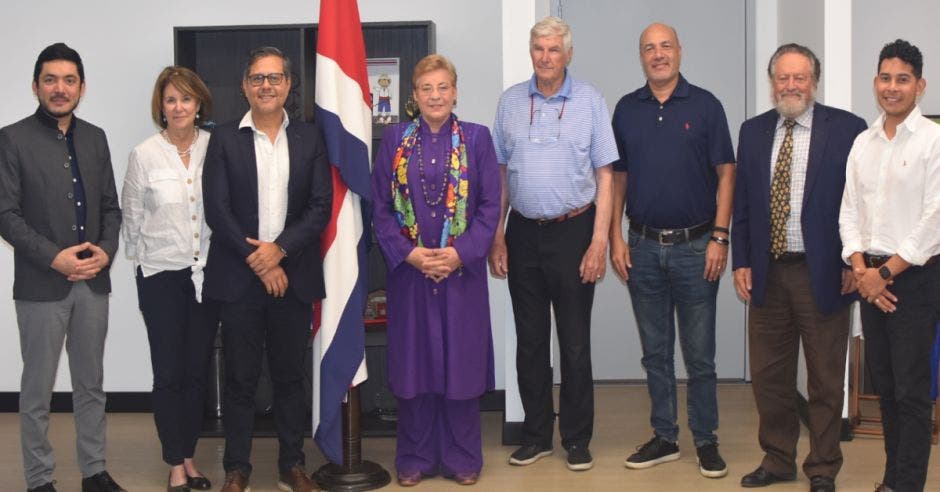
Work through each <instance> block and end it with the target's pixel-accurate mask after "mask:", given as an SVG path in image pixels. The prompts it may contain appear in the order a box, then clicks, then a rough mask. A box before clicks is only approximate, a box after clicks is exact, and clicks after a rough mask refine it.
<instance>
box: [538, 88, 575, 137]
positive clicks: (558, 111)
mask: <svg viewBox="0 0 940 492" xmlns="http://www.w3.org/2000/svg"><path fill="white" fill-rule="evenodd" d="M567 102H568V100H567V99H562V101H561V108H559V107H557V106H550V105H548V104H547V103H546V104H542V105H541V106H540V107H538V108H536V107H535V99H534V97H533V96H532V95H530V96H529V141H530V142H532V143H540V144H550V143H554V142H557V141H558V138H559V137H560V136H561V117H562V116H564V114H565V104H566V103H567Z"/></svg>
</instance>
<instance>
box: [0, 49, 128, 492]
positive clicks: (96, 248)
mask: <svg viewBox="0 0 940 492" xmlns="http://www.w3.org/2000/svg"><path fill="white" fill-rule="evenodd" d="M84 92H85V72H84V67H83V65H82V60H81V58H80V57H79V55H78V53H77V52H75V50H73V49H71V48H69V47H68V46H66V45H65V44H63V43H56V44H53V45H50V46H49V47H47V48H46V49H44V50H43V51H42V52H41V53H40V54H39V57H38V59H37V60H36V66H35V69H34V71H33V93H34V94H35V95H36V99H38V100H39V108H38V109H37V110H36V112H35V113H34V114H32V115H30V116H28V117H26V118H24V119H22V120H20V121H18V122H16V123H14V124H12V125H10V126H7V127H5V128H3V129H0V236H3V239H5V240H7V241H8V242H9V243H10V245H12V246H13V255H14V280H13V299H14V300H15V304H16V317H17V322H18V324H19V331H20V348H21V351H22V355H23V376H22V380H21V383H20V402H19V407H20V440H21V444H22V450H23V469H24V470H23V471H24V473H25V476H26V486H27V487H28V489H29V490H30V491H43V492H49V491H55V488H54V486H53V485H52V484H53V480H52V474H53V471H54V469H55V459H54V457H53V453H52V446H51V445H50V443H49V439H48V437H47V434H48V428H49V416H48V414H49V406H50V400H51V398H52V388H53V385H54V384H55V376H56V368H57V366H58V364H59V357H60V354H61V352H62V344H63V342H65V347H66V351H67V352H68V355H69V369H70V372H71V376H72V406H73V410H74V412H75V427H76V434H77V439H78V443H77V446H76V447H77V450H78V466H79V470H80V471H81V473H82V477H83V478H82V492H98V491H108V492H112V491H122V490H124V489H122V488H121V487H120V486H119V485H118V484H117V483H115V482H114V480H113V479H112V478H111V476H110V475H109V474H108V472H107V471H105V394H104V390H103V389H102V381H103V376H102V369H103V358H104V340H105V335H106V334H107V331H108V294H109V293H110V292H111V280H110V278H109V276H108V274H109V265H110V263H111V258H114V254H115V253H116V252H117V247H118V231H119V229H120V225H121V210H120V209H119V208H118V199H117V191H116V190H115V187H114V173H113V171H112V169H111V156H110V152H109V151H108V142H107V139H106V138H105V135H104V132H103V131H102V130H101V129H100V128H98V127H96V126H94V125H91V124H89V123H87V122H85V121H82V120H80V119H79V118H77V117H75V116H74V114H73V112H74V111H75V107H76V106H78V102H79V100H81V97H82V95H83V94H84Z"/></svg>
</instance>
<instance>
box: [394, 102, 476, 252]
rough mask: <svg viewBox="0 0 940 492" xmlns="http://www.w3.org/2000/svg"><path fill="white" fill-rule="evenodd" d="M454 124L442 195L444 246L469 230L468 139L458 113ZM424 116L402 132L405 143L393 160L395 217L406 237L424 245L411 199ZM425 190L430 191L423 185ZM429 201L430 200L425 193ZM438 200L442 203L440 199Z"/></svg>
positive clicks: (426, 200)
mask: <svg viewBox="0 0 940 492" xmlns="http://www.w3.org/2000/svg"><path fill="white" fill-rule="evenodd" d="M452 118H453V119H452V123H451V129H450V134H451V149H450V156H449V158H448V159H447V172H445V173H444V176H445V180H446V187H445V188H446V189H445V190H442V197H443V199H446V202H445V207H444V217H443V219H444V226H443V227H442V228H441V241H440V243H439V245H440V247H444V246H451V245H453V242H454V238H455V237H457V236H459V235H461V234H463V233H464V231H466V230H467V190H468V188H469V184H468V181H467V145H466V141H465V139H464V134H463V127H462V126H461V125H460V123H459V122H458V121H457V115H452ZM420 124H421V120H420V118H416V119H415V120H414V121H412V122H411V123H410V124H409V125H408V127H407V128H405V132H404V134H403V135H402V138H401V143H400V144H399V145H398V149H397V150H396V151H395V158H394V159H392V180H391V187H392V208H393V209H394V211H395V220H396V221H397V222H398V225H399V227H401V233H402V235H403V236H405V237H407V238H408V239H410V240H411V243H412V244H414V245H416V246H422V247H423V246H424V242H423V241H422V240H421V235H420V234H419V231H418V221H417V218H416V217H415V210H414V203H413V202H412V200H411V189H410V187H409V185H408V163H409V161H410V160H411V155H412V153H413V152H414V150H415V147H418V148H419V152H420V146H418V145H417V143H418V139H419V137H418V129H419V126H420ZM421 161H422V159H421V158H419V159H418V162H419V164H418V166H419V175H420V174H421V173H420V171H421V166H422V165H423V164H422V163H421ZM422 191H426V190H425V187H424V186H422ZM425 202H428V198H427V195H426V194H425ZM438 203H440V202H439V201H438Z"/></svg>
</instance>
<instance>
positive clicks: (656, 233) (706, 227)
mask: <svg viewBox="0 0 940 492" xmlns="http://www.w3.org/2000/svg"><path fill="white" fill-rule="evenodd" d="M712 224H713V223H712V222H705V223H703V224H699V225H696V226H692V227H687V228H685V229H657V228H655V227H649V226H645V225H640V224H636V223H634V222H632V221H631V222H630V230H631V231H633V232H635V233H637V234H639V235H641V236H643V237H645V238H646V239H652V240H653V241H657V242H659V244H661V245H663V246H671V245H673V244H682V243H686V242H689V241H691V240H693V239H696V238H698V237H700V236H701V235H702V234H705V233H706V232H709V231H711V230H712Z"/></svg>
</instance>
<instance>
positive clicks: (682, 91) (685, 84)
mask: <svg viewBox="0 0 940 492" xmlns="http://www.w3.org/2000/svg"><path fill="white" fill-rule="evenodd" d="M637 96H638V97H639V98H640V99H654V97H653V90H652V89H650V84H649V82H647V83H646V85H644V86H643V87H640V91H639V93H638V94H637ZM674 97H680V98H686V97H689V81H687V80H685V77H683V76H682V72H679V81H678V82H676V88H675V89H673V90H672V94H670V95H669V99H672V98H674Z"/></svg>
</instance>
